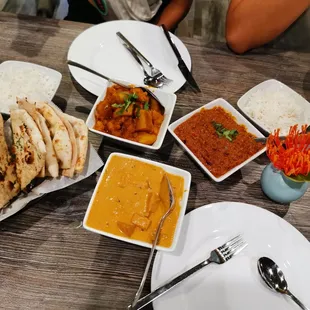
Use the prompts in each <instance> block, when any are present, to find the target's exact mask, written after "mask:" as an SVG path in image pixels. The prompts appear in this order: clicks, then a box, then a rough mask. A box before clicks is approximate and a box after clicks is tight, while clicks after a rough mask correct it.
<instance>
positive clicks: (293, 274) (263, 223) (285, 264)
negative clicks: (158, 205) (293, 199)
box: [151, 202, 310, 310]
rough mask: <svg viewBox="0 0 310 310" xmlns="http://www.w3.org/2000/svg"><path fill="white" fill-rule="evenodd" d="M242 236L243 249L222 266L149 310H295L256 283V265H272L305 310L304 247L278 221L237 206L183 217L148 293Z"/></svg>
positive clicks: (309, 252)
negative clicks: (263, 259)
mask: <svg viewBox="0 0 310 310" xmlns="http://www.w3.org/2000/svg"><path fill="white" fill-rule="evenodd" d="M238 233H243V235H244V239H245V240H246V241H247V242H248V243H249V246H248V247H247V248H246V249H245V250H243V251H242V252H241V253H240V254H238V255H237V256H235V257H233V258H232V259H231V260H230V261H228V262H227V263H225V264H223V265H216V264H211V265H209V266H206V267H205V268H204V269H202V270H201V271H199V272H197V273H196V274H195V275H193V276H192V277H191V278H189V279H187V280H185V281H184V282H183V283H181V284H180V286H179V287H175V288H174V289H173V290H171V291H170V292H168V293H167V294H165V295H163V296H162V297H160V298H158V299H157V300H155V301H154V303H153V307H154V310H171V309H179V310H205V309H216V310H263V309H264V310H280V309H281V310H289V309H290V310H292V309H298V307H297V306H296V305H295V304H294V303H293V302H292V301H291V300H290V299H289V298H285V297H284V296H282V295H280V294H279V293H275V292H273V291H271V290H270V289H269V288H268V287H267V286H266V284H265V283H264V282H263V281H262V280H261V278H260V275H259V273H258V271H257V260H258V259H259V258H260V257H261V256H267V257H270V258H271V259H273V260H274V261H275V262H276V263H277V264H278V265H279V266H280V268H281V269H282V271H283V272H284V274H285V277H286V279H287V281H288V284H289V288H290V289H291V291H292V292H293V293H294V294H296V296H297V297H299V298H300V299H301V300H302V301H303V302H304V303H305V304H306V305H308V307H310V294H309V285H308V281H309V277H310V265H309V261H310V246H309V242H308V241H307V240H306V238H305V237H304V236H303V235H302V234H301V233H300V232H298V231H297V230H296V229H295V228H294V227H293V226H292V225H290V224H289V223H287V222H286V221H285V220H283V219H282V218H280V217H278V216H276V215H274V214H273V213H271V212H268V211H266V210H264V209H261V208H258V207H255V206H252V205H247V204H243V203H234V202H221V203H215V204H210V205H207V206H204V207H201V208H198V209H196V210H194V211H192V212H190V213H189V214H187V215H186V216H185V218H184V221H183V226H182V231H181V235H180V238H179V242H178V244H177V247H176V249H175V251H174V252H173V253H169V254H168V253H157V255H156V258H155V261H154V265H153V271H152V281H151V289H152V291H153V290H155V289H156V288H157V287H158V286H160V285H162V284H163V283H164V282H166V281H168V280H169V279H172V278H173V277H174V276H175V275H177V274H179V273H182V272H184V271H185V270H187V269H189V268H191V267H192V266H194V265H195V264H196V263H199V262H201V261H203V260H204V259H206V258H208V256H209V254H210V251H212V250H213V249H214V248H216V247H218V246H220V245H222V244H223V243H225V242H226V241H228V240H229V239H230V238H231V237H234V236H235V235H237V234H238Z"/></svg>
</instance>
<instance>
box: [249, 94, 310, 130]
mask: <svg viewBox="0 0 310 310" xmlns="http://www.w3.org/2000/svg"><path fill="white" fill-rule="evenodd" d="M243 110H244V112H245V113H246V114H247V115H248V116H250V117H251V118H252V119H253V120H254V121H255V122H257V124H258V125H260V126H262V127H263V129H265V130H267V131H268V132H273V131H274V130H275V129H277V128H280V132H281V134H283V135H285V134H287V133H288V131H289V128H290V126H292V125H295V124H299V125H304V124H308V125H309V123H310V103H309V102H307V101H306V100H305V99H304V98H302V97H301V96H300V95H298V94H297V93H295V92H292V91H287V90H285V91H284V90H283V89H274V88H273V89H272V88H266V89H257V90H256V91H253V92H252V93H251V94H250V95H249V97H248V98H247V101H246V102H245V104H244V107H243Z"/></svg>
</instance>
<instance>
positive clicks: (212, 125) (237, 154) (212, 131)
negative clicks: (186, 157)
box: [174, 107, 264, 177]
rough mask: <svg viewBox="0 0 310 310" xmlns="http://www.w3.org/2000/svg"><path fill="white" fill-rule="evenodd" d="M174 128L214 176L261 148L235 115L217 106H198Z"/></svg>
mask: <svg viewBox="0 0 310 310" xmlns="http://www.w3.org/2000/svg"><path fill="white" fill-rule="evenodd" d="M174 132H175V134H176V135H177V136H178V137H179V138H180V139H181V140H182V141H183V143H185V145H186V146H187V147H188V148H189V149H190V150H191V151H192V152H193V153H194V154H195V156H196V157H197V158H198V159H199V160H200V161H201V162H202V163H203V165H204V166H205V167H207V168H208V169H209V170H210V172H211V173H212V174H213V175H214V176H216V177H220V176H222V175H224V174H225V173H226V172H228V171H229V170H231V169H233V168H234V167H236V166H238V165H239V164H241V163H242V162H244V161H245V160H247V159H248V158H250V157H251V156H253V155H254V154H256V153H257V152H258V151H260V150H261V149H263V148H264V145H263V144H262V143H258V142H256V141H255V140H254V138H256V137H255V136H254V135H252V134H251V133H249V132H248V131H247V128H246V127H245V126H244V125H240V124H238V123H237V122H236V119H235V117H234V116H233V115H232V114H231V113H229V112H227V111H226V110H224V109H223V108H221V107H214V108H212V109H201V110H200V111H199V112H198V113H196V114H194V115H193V116H192V117H190V118H189V119H188V120H186V121H185V122H184V123H182V124H180V125H179V126H178V127H177V128H176V129H175V130H174Z"/></svg>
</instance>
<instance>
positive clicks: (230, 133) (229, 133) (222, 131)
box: [212, 122, 238, 142]
mask: <svg viewBox="0 0 310 310" xmlns="http://www.w3.org/2000/svg"><path fill="white" fill-rule="evenodd" d="M212 125H213V127H214V129H215V130H216V133H217V135H218V136H219V137H220V138H221V137H225V138H226V139H227V140H228V141H230V142H233V140H234V139H235V138H236V137H237V135H238V131H237V130H236V129H232V130H229V129H226V128H225V127H224V126H223V125H222V124H219V123H216V122H212Z"/></svg>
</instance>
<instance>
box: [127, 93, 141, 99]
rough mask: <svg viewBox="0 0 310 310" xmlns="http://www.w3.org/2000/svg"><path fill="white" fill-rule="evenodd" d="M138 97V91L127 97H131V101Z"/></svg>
mask: <svg viewBox="0 0 310 310" xmlns="http://www.w3.org/2000/svg"><path fill="white" fill-rule="evenodd" d="M138 98H139V97H138V95H137V94H136V93H133V94H130V95H129V96H128V98H127V99H129V100H130V101H135V100H137V99H138Z"/></svg>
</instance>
